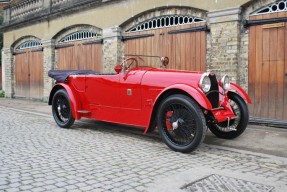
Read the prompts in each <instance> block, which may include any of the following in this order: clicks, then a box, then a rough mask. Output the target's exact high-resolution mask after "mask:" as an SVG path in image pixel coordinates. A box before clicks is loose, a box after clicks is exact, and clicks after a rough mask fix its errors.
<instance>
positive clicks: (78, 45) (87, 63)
mask: <svg viewBox="0 0 287 192" xmlns="http://www.w3.org/2000/svg"><path fill="white" fill-rule="evenodd" d="M56 48H57V52H58V60H57V67H56V69H59V70H73V69H74V70H76V69H79V70H94V71H98V72H101V71H102V70H103V69H102V68H103V67H102V57H103V53H102V40H97V41H90V42H87V41H74V42H69V43H63V44H60V45H58V46H57V47H56Z"/></svg>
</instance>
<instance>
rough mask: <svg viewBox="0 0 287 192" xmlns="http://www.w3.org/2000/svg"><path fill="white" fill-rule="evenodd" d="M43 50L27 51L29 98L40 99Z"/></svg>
mask: <svg viewBox="0 0 287 192" xmlns="http://www.w3.org/2000/svg"><path fill="white" fill-rule="evenodd" d="M43 59H44V58H43V52H42V51H36V52H35V51H34V52H28V65H29V91H30V93H29V96H30V98H35V99H41V98H42V96H43V91H44V90H43V89H44V77H43V73H44V66H43Z"/></svg>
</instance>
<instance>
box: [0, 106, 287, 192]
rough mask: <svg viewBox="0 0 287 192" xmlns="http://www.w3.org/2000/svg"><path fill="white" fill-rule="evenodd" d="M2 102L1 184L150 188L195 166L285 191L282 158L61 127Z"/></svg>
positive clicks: (9, 187) (286, 166)
mask: <svg viewBox="0 0 287 192" xmlns="http://www.w3.org/2000/svg"><path fill="white" fill-rule="evenodd" d="M0 109H1V114H0V132H1V135H0V191H5V192H6V191H7V192H10V191H11V192H12V191H32V192H38V191H39V192H40V191H55V192H57V191H59V192H60V191H152V189H153V188H154V187H155V185H156V183H157V182H158V181H159V180H160V179H163V178H169V179H173V180H176V179H181V178H178V177H180V176H178V175H179V174H180V173H184V172H186V171H190V170H193V169H195V168H198V167H203V169H204V171H207V172H212V171H215V170H221V171H223V172H224V171H225V172H234V173H235V172H236V173H238V174H239V175H249V176H250V180H253V179H255V178H256V177H258V178H264V180H260V179H259V180H258V179H257V181H258V182H259V183H261V184H264V183H265V181H268V182H271V183H273V185H272V186H271V187H274V191H287V158H283V157H276V156H271V155H263V154H260V153H253V152H247V151H241V150H234V149H231V148H226V147H219V146H213V145H206V144H203V145H201V147H199V149H198V150H196V151H195V152H193V153H190V154H182V153H176V152H173V151H171V150H170V149H169V148H168V147H167V146H166V145H165V144H164V143H163V142H161V140H160V139H159V138H158V137H156V136H153V135H152V136H143V135H141V131H136V130H133V131H131V133H130V132H129V131H123V129H125V128H123V127H122V126H117V125H112V126H111V125H106V124H103V123H93V124H91V123H90V121H84V122H77V123H76V124H75V125H74V126H73V128H72V129H61V128H59V127H57V126H56V124H55V122H54V120H53V119H52V117H48V116H41V115H36V114H29V113H24V112H21V111H15V110H11V109H5V110H3V109H4V108H0ZM173 177H174V178H173ZM176 177H177V178H176ZM185 179H188V178H187V177H185ZM191 182H192V181H191ZM258 182H257V183H258ZM185 184H188V183H185ZM164 185H165V183H162V186H161V187H162V189H164ZM182 186H183V185H182ZM276 186H280V188H276ZM178 189H179V188H178ZM179 190H180V189H179Z"/></svg>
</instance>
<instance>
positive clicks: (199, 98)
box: [144, 84, 212, 134]
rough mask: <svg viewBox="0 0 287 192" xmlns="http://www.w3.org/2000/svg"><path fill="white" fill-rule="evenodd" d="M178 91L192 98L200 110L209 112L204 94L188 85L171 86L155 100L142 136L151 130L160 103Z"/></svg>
mask: <svg viewBox="0 0 287 192" xmlns="http://www.w3.org/2000/svg"><path fill="white" fill-rule="evenodd" d="M178 91H180V92H183V93H185V94H186V95H189V96H190V97H192V98H193V99H194V100H195V101H196V102H197V103H198V104H199V105H200V106H201V107H202V108H204V109H207V110H211V109H212V105H211V103H210V102H209V100H208V99H207V97H206V96H205V95H204V93H203V92H202V91H201V90H199V89H197V88H194V87H191V86H189V85H184V84H177V85H172V86H170V87H167V88H166V89H164V90H163V91H162V92H161V93H160V94H159V95H158V96H157V98H156V100H155V104H154V106H153V110H152V113H151V115H150V121H149V126H148V127H147V128H146V129H145V131H144V134H146V133H147V132H148V130H149V129H153V127H152V126H153V123H154V119H153V118H155V117H156V113H157V110H158V107H159V105H160V103H161V102H162V101H163V100H164V99H165V98H166V97H167V96H169V95H172V94H173V93H177V92H178ZM168 92H173V93H168Z"/></svg>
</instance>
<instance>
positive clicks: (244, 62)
mask: <svg viewBox="0 0 287 192" xmlns="http://www.w3.org/2000/svg"><path fill="white" fill-rule="evenodd" d="M29 1H33V0H29ZM274 1H275V0H253V1H248V0H241V1H240V2H239V1H238V2H237V4H234V5H236V7H235V8H228V7H227V8H224V9H218V7H215V8H216V9H214V10H215V11H211V8H210V7H209V5H208V6H207V5H203V4H202V3H199V2H197V1H196V3H195V4H194V5H196V6H197V8H192V7H191V6H193V4H191V3H190V1H183V4H184V6H183V5H182V6H181V5H178V3H177V4H176V2H177V1H173V0H170V2H172V3H171V5H165V6H164V5H163V4H162V3H158V2H157V3H152V2H153V1H151V0H148V1H145V2H146V4H147V5H143V6H142V7H144V6H145V7H144V8H146V9H147V10H144V11H143V10H142V9H143V8H142V7H139V8H138V7H137V6H135V4H134V3H136V2H138V3H142V2H140V1H137V0H126V1H121V2H120V3H121V5H122V7H118V9H123V10H125V9H127V10H131V12H132V16H131V15H130V14H131V13H126V12H122V14H119V13H118V17H119V18H115V20H117V24H118V25H115V23H116V22H115V21H113V22H111V21H110V20H109V19H110V16H107V17H105V19H98V18H102V17H101V16H102V15H103V14H105V13H104V12H101V10H100V8H98V7H95V5H93V6H92V7H91V8H90V9H89V8H87V6H85V8H84V9H83V10H82V11H81V10H80V8H79V9H77V10H76V11H75V13H72V12H69V13H63V14H62V15H60V17H59V18H55V19H53V18H52V17H51V21H50V20H49V21H47V23H44V22H40V21H39V22H37V23H36V22H35V24H34V25H33V24H31V23H30V24H25V23H24V24H23V25H25V26H21V27H20V28H19V29H15V26H16V25H14V24H13V23H12V24H11V29H9V22H11V21H12V20H9V22H7V23H8V25H7V26H5V28H4V29H5V30H7V31H6V32H5V37H6V39H8V40H5V41H6V45H10V46H11V47H9V46H6V48H5V49H4V50H3V60H4V61H3V65H2V67H3V71H4V73H5V75H4V73H3V76H4V77H3V79H4V82H3V83H4V86H3V87H4V88H5V91H6V96H8V97H12V96H13V87H14V66H13V55H12V53H13V51H12V50H11V48H14V47H15V46H16V45H18V44H20V43H21V42H22V41H24V40H27V37H28V36H27V34H28V33H30V35H31V36H32V35H34V36H35V37H33V38H36V37H37V38H40V39H42V43H43V47H44V65H45V66H44V74H45V75H46V74H47V71H48V70H49V69H53V67H54V66H55V65H56V64H57V62H56V61H57V58H56V55H57V54H56V52H55V49H54V46H55V44H56V42H57V40H59V39H60V38H62V37H63V36H65V35H66V34H67V33H69V32H74V31H77V30H78V29H84V28H87V27H90V28H89V29H91V30H96V31H98V32H99V33H102V34H103V39H104V40H103V71H104V72H113V67H114V66H115V64H117V63H120V62H121V61H122V59H123V55H124V43H123V42H122V41H121V39H120V37H121V35H123V34H124V33H125V31H126V30H128V29H130V28H131V27H132V26H134V25H136V24H138V23H141V22H142V21H144V20H147V19H151V18H153V17H158V16H163V15H191V16H195V17H199V18H203V19H206V20H207V24H208V27H209V28H210V32H209V33H207V50H206V66H207V67H206V68H207V71H214V72H216V73H217V74H218V76H219V77H221V76H223V75H224V74H228V75H230V76H231V79H232V81H234V82H236V83H238V84H240V85H242V86H243V87H244V89H245V90H247V89H248V47H249V30H248V29H245V28H244V27H243V20H244V19H248V17H249V15H250V13H252V12H253V11H255V10H257V9H259V8H261V7H263V6H266V5H268V4H270V3H272V2H274ZM33 2H38V1H33ZM52 2H53V3H54V5H55V6H56V5H57V6H58V5H59V6H60V7H59V10H60V8H63V6H64V5H65V2H69V4H68V5H69V6H71V2H75V1H73V0H53V1H52ZM98 2H100V1H98ZM111 2H114V1H101V5H102V7H103V8H102V9H105V6H106V7H109V8H106V9H107V10H106V11H107V12H109V13H110V12H111V10H116V8H115V6H116V5H115V3H111ZM208 2H210V3H214V1H208ZM224 2H228V3H230V2H231V1H224ZM246 2H247V4H245V3H246ZM233 3H234V2H233ZM149 4H152V5H149ZM155 4H156V5H157V7H156V6H155ZM173 4H176V5H177V6H175V5H173ZM232 5H233V4H232ZM43 6H47V5H43ZM219 7H220V6H219ZM229 7H230V6H229ZM18 8H19V7H18ZM201 8H206V9H205V10H203V9H201ZM19 9H20V8H19ZM22 11H23V10H22ZM20 12H21V11H20ZM6 14H8V12H7V10H6ZM10 14H11V13H10ZM65 14H67V15H65ZM97 14H98V15H97ZM113 14H116V13H114V12H112V15H113ZM16 15H17V14H16ZM10 16H11V15H10ZM30 16H31V15H30ZM108 17H109V18H108ZM80 18H81V19H80ZM83 18H86V20H85V19H83ZM10 19H11V18H10ZM42 19H43V18H42ZM77 19H78V20H77ZM43 20H44V19H43ZM103 20H106V23H105V22H104V21H103ZM81 22H84V23H81ZM7 23H6V24H7ZM67 23H68V24H67ZM76 23H78V24H76ZM118 26H119V27H118ZM41 27H43V29H42V28H41ZM9 30H10V31H9ZM41 30H44V34H41V33H40V32H41ZM21 35H22V36H21ZM19 36H20V38H19ZM13 38H15V39H16V43H15V39H13ZM17 39H18V40H17ZM43 39H49V40H43ZM53 39H54V40H53ZM11 42H14V43H11ZM44 81H45V82H44V99H46V98H47V97H48V94H49V90H50V89H51V87H52V82H51V79H50V78H48V77H47V75H46V76H45V77H44Z"/></svg>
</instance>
